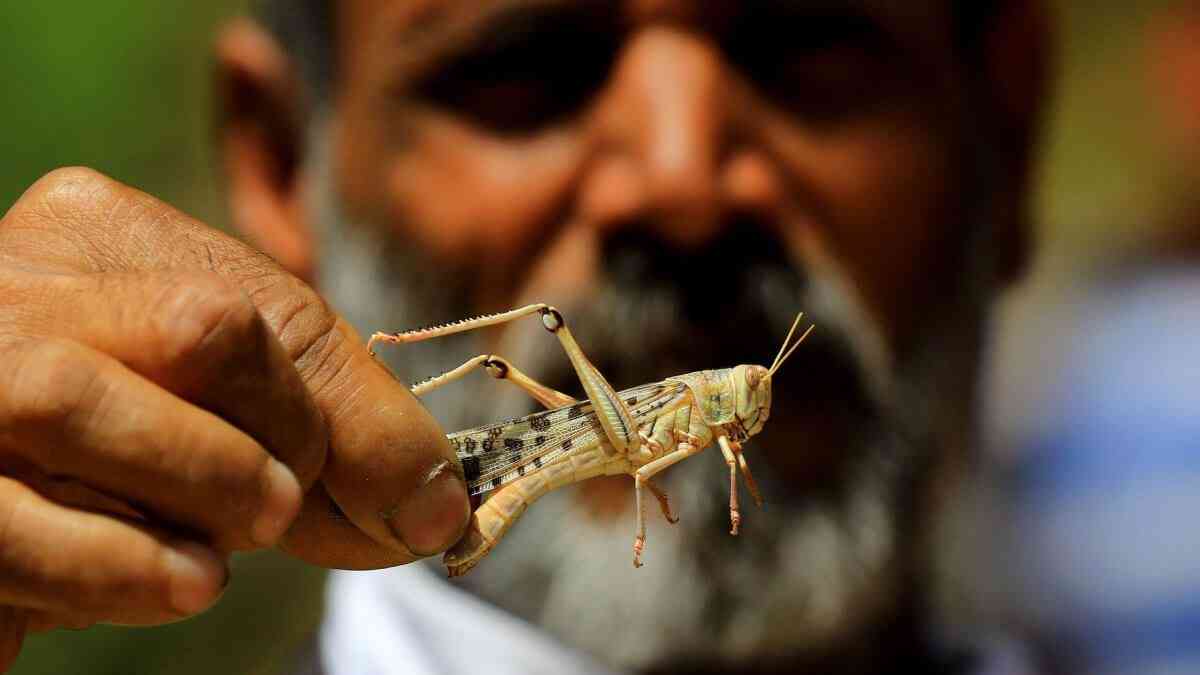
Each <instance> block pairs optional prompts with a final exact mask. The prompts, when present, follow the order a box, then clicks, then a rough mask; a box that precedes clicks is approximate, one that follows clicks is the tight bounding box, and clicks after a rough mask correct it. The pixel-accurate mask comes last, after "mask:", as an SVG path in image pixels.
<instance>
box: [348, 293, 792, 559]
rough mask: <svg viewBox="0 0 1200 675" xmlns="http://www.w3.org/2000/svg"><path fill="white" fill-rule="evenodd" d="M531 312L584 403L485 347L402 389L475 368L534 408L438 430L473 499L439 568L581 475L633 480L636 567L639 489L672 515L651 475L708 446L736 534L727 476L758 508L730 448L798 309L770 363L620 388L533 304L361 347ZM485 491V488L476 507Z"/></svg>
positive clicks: (475, 550)
mask: <svg viewBox="0 0 1200 675" xmlns="http://www.w3.org/2000/svg"><path fill="white" fill-rule="evenodd" d="M533 315H538V316H540V317H541V320H542V325H543V326H544V327H545V328H546V330H547V331H549V332H550V333H552V334H553V335H555V336H556V337H557V338H558V340H559V342H560V344H561V345H562V348H563V350H564V351H565V352H566V355H567V358H568V359H569V360H570V362H571V365H572V367H573V368H574V369H575V373H576V375H577V376H578V377H579V381H580V383H581V384H582V385H583V389H584V392H585V393H586V394H587V398H586V399H584V400H576V399H575V398H572V397H571V396H568V395H567V394H564V393H562V392H560V391H557V390H555V389H552V388H550V387H548V386H546V385H544V384H542V383H540V382H537V381H536V380H534V379H533V378H531V377H529V376H528V375H526V374H525V373H523V372H522V371H521V370H519V369H518V368H516V367H515V366H513V365H512V364H511V363H510V362H508V361H507V360H506V359H504V358H503V357H500V356H496V355H494V354H481V355H479V356H476V357H474V358H472V359H468V360H467V361H466V362H465V363H463V364H462V365H461V366H458V367H457V368H454V369H452V370H449V371H446V372H444V373H442V374H440V375H435V376H433V377H430V378H428V379H426V380H423V381H421V382H418V383H416V384H414V385H412V387H411V390H412V393H413V394H414V395H416V396H418V397H419V396H421V395H423V394H425V393H428V392H429V391H432V390H434V389H436V388H438V387H441V386H443V385H445V384H447V383H449V382H453V381H455V380H458V379H460V378H462V377H463V376H465V375H467V374H468V373H470V372H472V371H473V370H476V369H478V368H481V367H482V368H483V369H484V370H485V371H486V372H487V373H488V374H489V375H491V376H492V377H494V378H496V379H500V380H507V381H509V382H511V383H513V384H515V385H517V386H518V387H520V388H521V389H522V390H524V391H525V392H526V393H528V394H529V395H530V396H531V397H533V398H534V399H535V400H536V401H537V402H538V403H540V404H541V405H542V406H544V407H545V408H546V410H544V411H541V412H537V413H534V414H531V415H527V416H525V417H520V418H515V419H511V420H506V421H503V422H498V423H495V424H488V425H485V426H480V427H475V428H472V429H466V430H464V431H456V432H454V433H451V434H448V435H447V437H446V438H447V440H449V442H450V445H451V446H452V447H453V448H454V451H455V454H456V455H457V457H458V460H459V462H460V463H461V464H462V469H463V475H464V477H465V479H466V482H467V489H468V493H469V494H470V496H471V497H472V499H473V500H474V501H473V503H479V506H478V508H476V509H475V510H474V513H473V514H472V517H471V520H470V524H469V525H468V528H467V531H466V534H464V535H463V537H462V539H460V540H459V542H458V543H457V544H455V545H454V546H453V547H452V548H450V549H449V550H448V551H446V553H445V554H444V556H443V559H442V562H443V563H444V564H445V566H446V568H447V571H448V573H449V575H450V576H451V577H455V576H460V575H462V574H465V573H467V572H468V571H470V570H471V569H472V568H473V567H475V566H476V565H477V564H479V562H480V561H481V560H482V559H483V558H484V557H485V556H486V555H487V554H488V553H489V552H490V551H491V550H492V549H493V548H494V547H495V546H496V545H497V543H498V542H499V541H500V539H501V538H502V537H503V536H504V534H505V533H506V532H508V530H509V528H511V527H512V525H513V524H514V523H515V522H516V520H517V519H518V518H520V517H521V515H522V514H523V513H524V512H525V510H526V509H527V508H529V506H530V505H531V504H533V503H534V502H535V501H536V500H537V499H538V498H539V497H541V496H542V495H545V494H546V493H548V492H550V491H551V490H554V489H557V488H560V487H563V486H565V485H569V484H572V483H577V482H579V481H583V480H587V479H589V478H595V477H597V476H610V475H623V474H624V475H630V476H632V477H633V481H634V499H635V506H636V517H637V524H636V533H635V536H634V541H633V565H634V567H641V566H642V552H643V550H644V548H645V545H646V517H645V509H644V506H643V500H642V493H643V488H645V489H646V490H649V491H650V493H651V494H653V495H654V497H655V498H656V499H657V500H658V503H659V507H660V508H661V510H662V513H663V516H664V517H665V518H666V519H667V521H668V522H670V523H675V522H678V518H677V517H676V516H675V515H674V514H673V513H672V511H671V504H670V499H669V498H668V496H667V494H666V492H664V491H663V490H662V488H661V487H659V486H658V484H657V483H655V481H654V477H655V475H657V474H658V473H659V472H661V471H663V470H664V469H666V468H668V467H670V466H671V465H673V464H676V463H678V462H680V461H682V460H684V459H687V458H688V457H691V456H693V455H696V454H699V453H700V452H701V451H703V450H704V449H706V448H707V447H709V446H710V445H711V444H712V443H713V441H716V445H717V446H718V447H719V448H720V450H721V454H722V455H723V456H724V459H725V463H726V464H727V465H728V467H729V517H730V534H733V535H737V533H738V527H739V525H740V523H741V513H740V510H739V506H738V486H737V476H738V472H739V471H740V472H741V475H742V476H743V478H744V479H745V483H746V488H747V490H749V492H750V494H751V495H752V496H753V498H754V501H755V502H756V503H757V504H758V505H759V506H761V505H762V496H761V494H760V492H759V489H758V485H757V484H756V483H755V481H754V477H753V475H752V474H751V473H750V467H749V466H747V464H746V459H745V457H744V456H743V454H742V448H743V444H744V443H745V442H746V440H747V439H748V438H750V437H751V436H754V435H755V434H757V433H758V432H759V431H761V430H762V428H763V425H764V424H765V423H766V421H767V418H768V417H769V416H770V413H771V377H772V376H773V375H774V374H775V372H776V371H777V370H778V369H779V367H780V366H782V365H783V363H784V362H785V361H786V360H787V359H788V357H789V356H791V355H792V353H793V352H794V351H795V350H796V348H797V347H799V346H800V343H802V342H803V341H804V339H805V338H806V337H808V334H809V333H811V332H812V330H813V328H814V326H809V327H808V329H807V330H806V331H805V332H804V334H803V335H801V336H800V338H799V339H798V340H796V342H795V343H794V344H792V345H791V347H790V348H789V346H788V345H789V343H791V339H792V336H793V335H794V334H795V332H796V328H797V326H799V324H800V320H801V318H802V317H803V316H804V314H803V312H801V313H800V314H799V315H797V316H796V320H795V321H794V322H793V323H792V327H791V330H789V331H788V334H787V337H786V338H784V341H783V344H782V345H781V346H780V348H779V352H778V353H777V354H776V355H775V360H774V361H773V362H772V364H771V366H770V367H764V366H760V365H739V366H736V367H733V368H722V369H717V370H701V371H696V372H692V373H686V374H683V375H677V376H674V377H668V378H666V379H665V380H662V381H660V382H654V383H651V384H644V385H641V386H638V387H633V388H631V389H625V390H623V391H620V392H618V391H616V390H614V389H613V387H612V385H611V384H609V382H608V380H607V379H605V377H604V376H603V375H602V374H601V373H600V371H599V370H597V369H596V367H595V366H594V365H592V363H591V361H589V360H588V358H587V356H586V355H585V354H584V352H583V350H582V349H581V348H580V347H579V344H578V343H577V342H576V341H575V337H574V336H573V335H572V334H571V331H570V330H569V329H568V328H567V325H566V322H565V321H564V320H563V316H562V314H561V313H560V312H559V311H558V310H557V309H555V308H554V307H551V306H550V305H547V304H543V303H538V304H532V305H527V306H525V307H521V308H518V309H513V310H510V311H507V312H500V313H497V314H489V315H484V316H479V317H475V318H471V319H463V320H460V321H455V322H453V323H448V324H441V325H436V326H430V327H427V328H420V329H416V330H410V331H405V332H399V333H383V332H379V333H375V334H374V335H372V336H371V338H370V340H369V341H368V343H367V348H368V350H370V352H371V353H372V354H374V353H375V346H376V344H377V343H380V342H386V343H397V344H407V343H412V342H420V341H422V340H429V339H433V338H438V337H443V336H446V335H452V334H454V333H461V332H464V331H470V330H475V329H479V328H485V327H488V326H495V325H498V324H503V323H507V322H510V321H514V320H517V319H520V318H522V317H527V316H533ZM487 493H491V494H490V495H489V496H488V497H487V499H486V500H485V501H481V502H480V500H482V499H483V495H485V494H487Z"/></svg>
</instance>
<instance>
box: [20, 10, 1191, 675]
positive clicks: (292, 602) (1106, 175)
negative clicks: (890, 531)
mask: <svg viewBox="0 0 1200 675" xmlns="http://www.w3.org/2000/svg"><path fill="white" fill-rule="evenodd" d="M1166 4H1167V2H1165V0H1155V1H1143V2H1109V3H1088V2H1083V1H1082V0H1058V2H1055V3H1054V7H1055V9H1056V11H1057V12H1058V16H1059V19H1060V22H1061V26H1062V42H1061V51H1060V56H1061V69H1060V79H1059V86H1058V93H1057V95H1056V98H1055V101H1054V103H1053V105H1052V108H1051V116H1050V127H1049V130H1048V134H1047V136H1046V139H1045V145H1044V150H1043V161H1042V169H1041V173H1040V178H1039V189H1038V191H1037V196H1036V202H1035V204H1036V212H1037V216H1038V239H1039V246H1040V250H1039V254H1040V255H1039V258H1038V260H1037V264H1036V266H1035V269H1034V274H1033V275H1032V276H1031V277H1030V280H1029V281H1027V282H1026V283H1025V284H1023V285H1022V287H1021V288H1020V289H1018V290H1017V292H1015V293H1013V294H1012V296H1011V297H1010V299H1009V301H1008V302H1007V303H1006V309H1005V311H1004V312H1003V314H1002V320H1001V322H1000V327H999V330H1000V332H1001V333H1002V334H1003V333H1013V332H1017V331H1019V330H1020V329H1019V328H1018V327H1019V326H1021V325H1024V324H1022V322H1021V321H1020V318H1021V316H1022V314H1023V313H1024V314H1028V313H1029V312H1031V311H1032V309H1031V308H1034V307H1038V306H1039V304H1038V303H1039V299H1044V297H1045V296H1046V295H1047V294H1052V292H1053V289H1054V288H1055V287H1056V286H1057V285H1058V284H1060V283H1061V282H1062V281H1063V280H1069V279H1070V278H1071V277H1073V276H1075V275H1078V274H1079V273H1080V270H1083V269H1086V268H1088V267H1090V266H1093V265H1094V264H1095V262H1096V261H1097V260H1103V259H1105V258H1106V257H1108V256H1110V255H1111V254H1112V253H1114V252H1115V251H1119V250H1122V249H1125V248H1128V247H1129V246H1130V245H1131V243H1133V242H1136V241H1138V240H1139V239H1141V238H1144V237H1146V236H1147V235H1148V234H1149V233H1151V232H1153V231H1154V230H1155V226H1156V224H1159V223H1162V222H1164V220H1165V219H1164V217H1163V214H1164V213H1165V212H1166V211H1167V209H1166V208H1165V205H1166V204H1168V203H1170V201H1171V199H1172V198H1173V197H1174V196H1175V195H1173V193H1172V189H1171V185H1172V180H1171V177H1172V173H1173V168H1172V166H1171V163H1170V161H1169V155H1170V153H1169V152H1168V151H1167V150H1166V147H1165V146H1166V140H1165V139H1163V138H1159V137H1157V136H1156V135H1155V133H1154V129H1155V128H1156V127H1157V126H1158V125H1157V123H1156V121H1155V120H1156V118H1155V116H1154V108H1153V105H1148V100H1147V98H1148V96H1149V92H1148V91H1147V90H1146V88H1145V86H1144V82H1143V80H1144V74H1145V70H1146V64H1145V62H1144V52H1143V50H1142V39H1143V33H1144V29H1145V27H1146V26H1147V20H1148V19H1149V18H1150V17H1151V16H1152V15H1153V13H1154V11H1155V10H1157V9H1160V8H1162V7H1163V6H1165V5H1166ZM244 6H245V2H244V0H209V1H208V2H182V1H180V0H175V1H174V2H172V1H170V0H111V1H110V2H104V3H81V2H74V3H21V2H6V3H4V4H3V6H0V82H3V83H4V87H3V89H4V100H3V103H2V104H0V129H3V131H2V132H0V138H2V139H3V140H2V141H0V149H2V152H0V158H2V159H0V209H7V207H8V205H10V204H11V203H12V202H13V201H14V200H15V199H16V198H17V197H18V196H19V195H20V194H21V192H22V190H23V189H24V188H25V187H27V186H28V185H29V184H30V183H32V182H33V181H34V180H36V179H37V178H38V177H39V176H41V175H42V174H43V173H45V172H46V171H48V170H50V169H52V168H55V167H58V166H62V165H71V164H83V165H88V166H92V167H94V168H97V169H99V170H101V171H103V172H105V173H107V174H109V175H111V176H114V177H116V178H117V179H119V180H122V181H124V182H127V183H130V184H132V185H135V186H138V187H140V188H141V189H143V190H146V191H147V192H149V193H151V194H154V195H156V196H158V197H160V198H162V199H164V200H166V201H167V202H170V203H172V204H174V205H176V206H178V207H179V208H181V209H182V210H184V211H186V212H188V213H190V214H192V215H194V216H196V217H198V218H200V219H202V220H205V221H206V222H209V223H211V224H213V225H215V226H218V227H222V226H224V224H225V222H226V216H225V213H224V211H223V208H222V202H221V198H220V181H219V174H218V171H217V167H216V162H215V161H214V160H215V157H214V153H213V147H212V143H211V141H212V128H211V124H212V111H213V101H212V98H211V95H210V91H209V83H210V78H211V57H210V48H209V45H210V43H211V41H212V39H213V36H214V33H215V31H216V30H217V28H218V26H219V25H220V24H221V22H222V21H223V20H225V19H227V18H228V17H230V16H234V15H235V14H236V13H237V12H239V11H241V10H242V9H244ZM1002 337H1003V336H1002ZM999 343H1000V345H1001V348H1000V351H1001V352H1003V351H1004V349H1003V344H1004V340H1003V339H1002V340H1000V341H999ZM1005 358H1009V357H1006V356H1003V355H1002V356H1001V357H1000V360H1001V361H1004V360H1005ZM322 579H323V574H322V573H321V571H320V570H316V569H313V568H309V567H306V566H304V565H301V564H298V563H294V562H291V561H289V560H287V559H285V558H284V557H283V556H280V555H276V554H255V555H247V556H241V557H238V558H236V559H235V565H234V576H233V582H232V584H231V586H230V588H229V589H228V591H227V592H226V595H225V597H224V598H223V599H222V601H221V602H220V603H219V604H218V605H217V607H216V608H214V609H213V610H212V611H210V612H208V613H206V614H204V615H203V616H200V617H197V618H195V619H192V620H189V621H185V622H182V623H179V624H175V625H172V626H166V627H161V628H155V629H136V630H135V629H120V628H109V627H101V628H95V629H91V630H88V631H80V632H57V633H53V634H48V635H41V636H34V637H31V638H30V639H29V640H28V642H27V646H26V648H25V650H24V651H23V653H22V655H21V657H20V659H19V660H18V662H17V665H16V667H15V669H14V671H13V672H15V673H17V674H19V675H26V674H32V673H98V674H103V673H113V674H117V673H121V674H135V673H172V674H173V675H186V674H189V673H213V672H222V673H226V672H227V673H279V672H282V670H283V669H284V667H285V666H286V664H287V662H288V658H289V656H290V655H291V654H292V653H293V652H294V650H295V649H296V648H297V646H298V645H299V644H300V642H301V641H302V640H303V639H304V637H305V636H307V635H309V634H311V632H312V631H313V630H314V629H315V627H316V625H317V622H318V621H319V616H320V605H321V581H322Z"/></svg>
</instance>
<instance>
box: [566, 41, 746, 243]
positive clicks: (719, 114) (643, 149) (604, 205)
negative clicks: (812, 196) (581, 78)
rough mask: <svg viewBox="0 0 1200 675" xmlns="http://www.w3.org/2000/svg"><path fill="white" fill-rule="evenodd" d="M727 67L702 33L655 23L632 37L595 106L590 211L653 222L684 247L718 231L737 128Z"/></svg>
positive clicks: (607, 221) (608, 221)
mask: <svg viewBox="0 0 1200 675" xmlns="http://www.w3.org/2000/svg"><path fill="white" fill-rule="evenodd" d="M727 76H728V75H727V68H726V67H725V65H724V63H723V62H722V59H721V55H720V53H719V51H718V50H717V48H716V47H715V46H714V45H713V44H712V43H711V42H710V41H708V40H706V39H705V38H704V37H703V36H701V35H697V34H694V33H690V32H688V31H685V30H683V29H680V28H674V27H671V26H655V27H650V28H645V29H643V30H641V31H639V32H638V33H637V34H636V35H634V36H632V37H631V38H630V39H629V41H628V42H627V43H626V44H625V46H624V48H623V49H622V52H621V53H620V55H619V56H618V59H617V62H616V64H615V67H614V69H613V72H612V77H611V80H610V82H609V85H608V86H607V87H606V89H605V91H604V92H603V93H602V94H601V97H602V98H601V100H600V101H599V102H598V105H597V110H598V112H597V115H596V118H595V127H594V129H593V131H594V133H595V136H596V142H595V153H594V155H593V158H592V161H591V165H590V169H589V171H588V173H587V178H586V180H585V182H584V185H583V186H582V197H581V199H582V201H583V206H584V210H585V211H586V212H587V215H588V216H589V217H590V218H589V219H590V220H592V221H593V222H597V223H599V224H601V225H609V226H616V225H618V224H620V223H623V222H626V223H627V222H643V223H647V222H648V223H653V224H654V226H655V227H656V228H658V229H659V232H658V234H659V235H661V236H662V237H663V238H665V239H667V240H668V241H670V242H671V243H673V244H676V245H679V246H682V247H685V248H689V249H695V248H699V247H702V246H703V245H705V244H706V243H708V242H710V241H711V240H712V239H713V238H714V236H715V235H716V233H717V230H718V228H719V226H720V225H719V224H720V221H721V219H722V216H723V213H722V211H723V209H725V208H727V206H728V204H727V203H726V202H727V200H726V199H725V198H724V196H723V194H722V189H721V179H722V172H723V171H724V170H725V168H726V164H727V159H728V154H729V149H730V140H731V137H732V131H733V130H732V128H731V127H732V120H731V116H730V114H729V101H728V100H727V99H726V97H725V95H724V94H725V93H726V92H725V91H723V89H724V87H723V85H724V80H725V78H726V77H727Z"/></svg>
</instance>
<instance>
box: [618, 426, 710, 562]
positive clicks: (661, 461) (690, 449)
mask: <svg viewBox="0 0 1200 675" xmlns="http://www.w3.org/2000/svg"><path fill="white" fill-rule="evenodd" d="M697 452H700V448H698V447H696V446H694V445H692V444H690V443H680V444H679V446H678V447H677V448H676V449H675V451H674V452H671V453H670V454H668V455H667V456H665V457H659V458H658V459H656V460H654V461H653V462H650V463H649V464H645V465H643V466H642V467H641V468H639V469H638V470H637V471H635V472H633V487H634V503H635V506H636V509H637V534H636V535H635V536H634V538H633V566H634V567H641V566H642V550H643V549H644V548H645V547H646V511H645V509H644V508H643V506H642V486H643V485H646V484H647V483H649V481H650V479H651V478H653V477H654V475H655V474H657V473H658V472H660V471H662V470H663V469H666V468H667V467H669V466H671V465H672V464H675V463H677V462H680V461H682V460H684V459H687V458H688V457H691V456H692V455H694V454H696V453H697ZM651 490H652V491H654V490H655V488H651ZM657 494H658V493H657V491H656V492H655V496H657ZM664 497H665V495H664ZM668 519H669V518H668Z"/></svg>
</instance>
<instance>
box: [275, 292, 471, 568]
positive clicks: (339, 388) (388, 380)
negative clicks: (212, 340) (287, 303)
mask: <svg viewBox="0 0 1200 675" xmlns="http://www.w3.org/2000/svg"><path fill="white" fill-rule="evenodd" d="M295 284H297V285H301V282H299V281H298V280H297V281H295ZM309 293H311V291H309ZM260 307H261V308H262V309H261V311H262V312H263V314H264V316H265V317H266V318H267V320H268V322H273V319H272V316H273V315H274V314H275V313H276V312H275V311H274V310H273V308H272V306H271V303H270V302H269V301H268V302H265V303H264V304H263V305H261V306H260ZM287 314H288V315H290V318H289V320H288V321H286V325H282V326H281V331H280V335H281V339H283V341H284V344H285V345H288V347H289V349H292V348H294V345H300V351H299V353H298V354H297V355H296V358H295V359H294V362H295V364H296V368H297V369H298V370H299V372H300V376H301V377H302V378H303V380H304V381H305V383H306V384H307V386H308V388H309V391H310V392H311V393H312V395H313V398H314V400H315V402H316V404H317V407H318V408H319V409H320V410H321V411H322V413H323V414H324V416H325V421H326V425H327V428H328V433H329V456H328V459H327V461H326V464H325V469H324V472H323V473H322V476H321V486H320V488H321V489H314V490H313V491H311V492H310V495H309V497H307V498H306V500H312V501H319V500H322V499H324V500H326V501H328V500H329V499H332V504H331V506H333V505H336V508H310V507H309V506H308V505H306V507H305V508H304V509H303V510H302V513H301V515H300V517H299V518H298V519H297V521H296V523H295V524H294V525H293V527H292V529H291V530H290V531H289V534H288V538H287V542H286V546H287V548H288V550H289V551H290V552H292V553H294V554H296V555H299V556H301V557H304V558H306V559H309V560H313V561H320V562H321V563H322V564H325V565H327V566H341V567H364V566H365V567H379V566H382V565H383V564H397V563H403V562H409V561H411V560H413V559H415V558H417V557H423V556H428V555H433V554H435V553H439V552H441V551H443V550H445V549H446V548H448V547H449V546H450V545H452V544H453V543H454V542H455V541H457V540H458V538H459V537H460V536H461V535H462V532H463V530H464V529H465V527H466V523H467V520H468V518H469V516H470V505H469V502H468V500H467V492H466V483H465V481H464V480H463V475H462V468H461V466H460V465H459V463H458V460H457V458H456V457H455V455H454V452H453V450H452V449H451V447H450V444H449V443H448V442H447V441H446V436H445V433H444V432H443V431H442V430H441V428H440V426H439V425H438V424H437V422H436V421H435V420H434V419H433V417H432V416H431V415H430V414H429V412H428V411H426V410H425V408H424V407H422V406H421V405H420V403H418V402H417V400H416V398H414V397H413V395H412V394H411V393H409V391H408V388H407V387H405V386H404V385H403V384H401V383H400V382H399V381H397V380H396V379H395V377H393V376H392V374H391V373H390V372H389V371H388V370H387V369H386V368H385V367H384V366H383V365H382V364H381V363H380V362H379V361H377V360H376V359H375V358H374V357H373V356H372V355H371V354H370V352H368V351H367V348H366V345H365V344H364V343H363V341H362V340H361V339H360V338H359V336H358V334H357V333H356V332H355V331H354V329H353V328H351V327H350V325H349V324H348V323H347V322H346V321H345V320H344V319H342V318H341V317H338V316H336V315H334V314H333V313H332V312H331V311H330V310H329V309H328V307H327V306H326V305H325V303H323V302H317V303H312V304H309V305H308V306H307V308H306V309H305V310H302V311H301V312H299V313H296V312H294V311H291V312H288V313H287ZM305 315H307V316H305ZM289 334H290V335H289ZM299 335H306V336H308V337H307V338H306V339H303V340H298V339H297V337H298V336H299ZM322 492H324V493H325V494H322ZM326 495H327V496H326ZM339 511H340V513H339ZM342 514H344V516H343V515H342ZM346 519H348V520H349V521H350V522H351V523H352V524H353V525H355V526H357V529H358V530H361V533H366V535H367V537H363V536H362V534H361V533H359V532H354V531H353V530H354V529H355V528H346V527H345V526H344V521H345V520H346ZM339 520H340V521H342V527H336V526H334V525H337V523H338V521H339ZM329 521H333V522H332V523H331V522H329ZM338 532H343V533H345V534H344V536H333V537H330V536H328V535H329V534H331V533H338ZM317 533H320V535H321V536H315V535H316V534H317ZM380 546H382V547H383V548H384V549H386V550H385V551H379V550H374V549H377V548H378V547H380ZM314 549H319V550H314ZM363 561H370V562H369V563H364V562H363ZM331 563H332V565H331Z"/></svg>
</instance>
